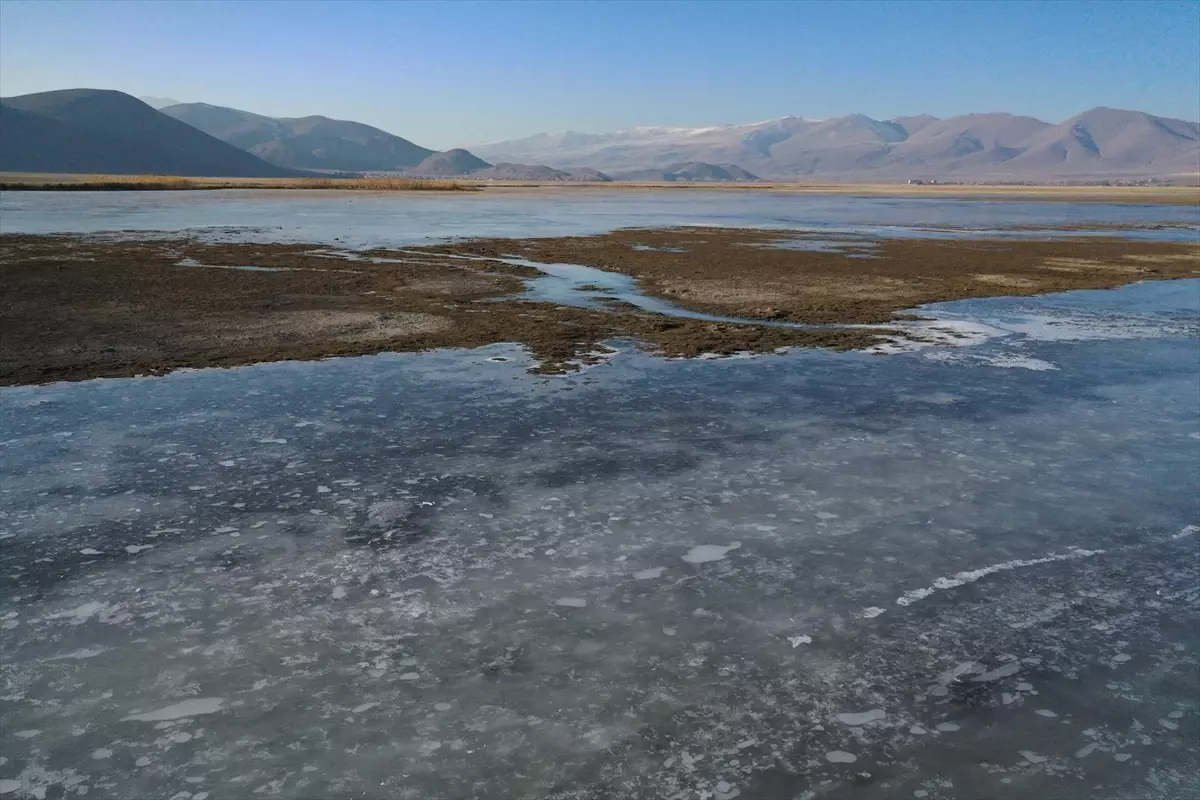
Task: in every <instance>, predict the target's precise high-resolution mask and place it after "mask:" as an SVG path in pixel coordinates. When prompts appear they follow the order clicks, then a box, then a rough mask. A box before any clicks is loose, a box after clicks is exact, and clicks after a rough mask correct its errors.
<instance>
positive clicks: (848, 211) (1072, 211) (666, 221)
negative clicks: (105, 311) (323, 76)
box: [0, 189, 1200, 248]
mask: <svg viewBox="0 0 1200 800" xmlns="http://www.w3.org/2000/svg"><path fill="white" fill-rule="evenodd" d="M932 219H936V220H938V221H939V223H940V225H941V226H942V228H941V229H940V230H935V229H931V225H930V220H932ZM1085 222H1096V223H1105V224H1112V225H1122V224H1129V225H1146V224H1155V223H1161V222H1172V223H1176V222H1191V223H1193V224H1194V223H1200V218H1198V215H1197V212H1196V211H1195V208H1194V207H1181V206H1172V205H1157V204H1153V203H1143V204H1131V205H1120V204H1115V203H1045V202H1036V201H1034V202H1020V201H1017V202H1012V201H1006V202H989V201H968V202H962V201H958V200H952V199H946V200H933V199H924V198H922V199H912V198H900V197H889V198H872V197H847V196H844V195H827V196H822V195H789V194H787V193H778V192H770V191H761V192H756V191H738V192H679V191H677V190H659V191H643V192H639V193H637V194H636V195H634V194H633V193H631V192H629V191H627V190H609V191H605V190H597V189H588V190H585V191H578V190H576V191H571V190H569V189H568V190H564V191H561V192H545V191H543V192H530V193H527V194H515V193H504V194H503V195H497V194H495V193H493V192H489V191H484V192H460V193H449V194H441V195H437V196H432V195H430V194H429V193H427V192H392V193H386V194H369V193H364V192H359V191H347V192H295V191H261V190H236V189H235V190H224V191H206V192H196V191H180V192H161V191H155V192H0V231H3V232H5V233H52V232H76V233H93V232H101V231H150V230H152V231H179V230H185V229H188V230H190V232H192V233H197V234H205V235H207V236H208V237H209V238H217V239H228V238H235V239H238V240H244V241H258V242H310V243H314V244H328V245H332V246H338V247H349V248H372V247H394V246H401V245H412V244H422V243H427V242H429V241H430V240H431V239H448V238H453V237H463V236H518V237H524V236H563V235H577V234H587V233H601V232H604V231H607V230H612V229H613V228H619V227H666V226H678V225H705V226H726V227H752V228H767V229H787V230H814V231H818V232H821V233H824V234H831V233H832V234H838V235H840V234H851V235H866V236H872V237H884V238H886V237H904V236H921V237H926V238H927V237H931V236H956V235H959V233H958V232H956V231H955V230H953V229H950V228H949V227H948V226H964V227H970V228H975V229H979V230H982V231H983V232H984V233H987V234H991V235H996V234H995V231H996V230H997V229H999V228H1003V227H1005V226H1013V225H1038V226H1054V225H1074V224H1078V223H1085ZM1108 232H1109V233H1111V232H1112V231H1108ZM1129 234H1131V235H1135V236H1140V237H1144V238H1156V239H1185V240H1194V238H1195V236H1196V231H1195V229H1190V228H1179V227H1168V228H1163V229H1159V230H1149V229H1139V230H1134V231H1131V232H1127V235H1129ZM1018 235H1028V234H1027V233H1019V234H1018ZM1038 235H1046V234H1045V233H1044V232H1039V233H1038ZM1089 235H1095V232H1089Z"/></svg>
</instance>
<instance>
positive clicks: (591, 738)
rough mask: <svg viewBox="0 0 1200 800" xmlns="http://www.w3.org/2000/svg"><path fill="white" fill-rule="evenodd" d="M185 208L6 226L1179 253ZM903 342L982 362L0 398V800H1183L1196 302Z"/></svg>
mask: <svg viewBox="0 0 1200 800" xmlns="http://www.w3.org/2000/svg"><path fill="white" fill-rule="evenodd" d="M178 194H179V195H186V196H178V195H173V193H155V195H154V200H155V205H152V206H151V205H147V204H145V203H143V204H142V205H140V206H139V205H137V204H136V203H133V202H132V201H131V200H130V199H129V198H128V196H125V195H121V194H119V193H112V194H108V195H106V196H105V197H103V198H94V199H93V200H92V205H90V206H88V205H87V200H86V198H83V199H81V198H80V196H79V195H75V194H69V193H64V194H40V195H35V194H34V193H26V194H24V195H21V196H16V195H14V194H12V193H9V194H7V195H5V196H4V197H3V198H2V202H0V206H2V208H3V210H2V211H0V219H3V224H4V226H5V230H16V229H24V230H31V229H36V228H37V226H39V225H46V226H52V225H53V226H57V228H55V229H56V230H115V229H134V228H143V229H149V228H154V229H164V228H165V229H170V228H171V227H172V226H173V224H175V223H178V222H179V221H180V220H188V221H190V224H187V225H177V227H198V226H209V225H212V226H228V225H249V226H251V229H252V230H251V231H242V232H241V233H239V234H238V235H246V234H248V235H252V236H258V235H262V236H268V235H275V236H276V237H277V238H283V239H289V238H291V239H294V240H297V241H299V240H303V241H325V240H333V239H334V238H335V237H334V236H333V233H334V231H337V230H339V226H345V232H344V234H339V235H338V236H339V238H341V239H342V241H341V242H339V243H340V244H346V245H348V246H353V245H355V244H357V245H365V244H369V243H374V242H379V243H384V242H385V240H386V243H387V244H403V243H405V241H406V240H409V239H412V240H415V239H418V238H419V237H420V236H425V235H434V236H449V235H464V234H466V233H474V234H496V233H511V234H520V233H521V232H522V231H523V232H525V233H530V232H533V231H538V232H543V233H560V232H582V231H587V230H595V229H597V227H600V228H602V227H605V226H608V227H615V226H618V225H625V224H642V225H651V224H653V225H659V224H674V223H675V222H685V221H686V222H696V223H701V222H703V223H720V224H746V225H763V224H768V223H769V222H771V220H770V219H769V218H768V217H769V215H771V214H774V215H775V217H776V218H777V219H776V224H778V225H779V226H781V227H796V226H801V225H803V226H812V227H820V226H846V227H856V228H858V229H862V228H864V227H866V226H871V225H885V226H898V228H899V229H906V228H911V227H915V226H921V225H929V224H932V223H934V222H936V223H937V224H941V225H949V224H965V225H977V226H992V225H1001V224H1004V225H1010V224H1046V223H1047V220H1050V221H1051V222H1052V224H1066V223H1068V222H1072V221H1076V222H1078V221H1083V220H1088V221H1100V222H1104V221H1107V222H1119V223H1129V224H1134V223H1137V224H1143V223H1150V222H1153V221H1155V220H1156V219H1163V220H1165V219H1166V218H1167V217H1172V218H1173V219H1178V218H1179V215H1180V214H1181V213H1182V214H1186V213H1191V212H1190V211H1188V210H1187V209H1183V210H1180V209H1162V208H1159V207H1154V206H1095V207H1092V206H1075V205H1071V204H1064V203H1028V204H1023V203H1006V204H999V203H981V202H975V201H972V202H969V203H950V204H946V203H943V202H942V201H892V200H879V201H861V200H853V199H851V198H833V199H830V200H828V201H827V202H826V201H825V200H821V202H816V201H815V200H814V199H813V198H796V200H797V202H796V203H795V205H794V206H793V205H791V200H792V199H793V198H785V200H784V201H781V202H773V203H767V202H766V201H765V200H762V201H761V202H760V200H759V199H758V197H757V195H753V194H749V195H739V196H737V197H735V196H733V195H718V194H711V195H710V194H707V193H706V194H704V195H703V196H701V195H700V194H692V193H687V194H684V193H679V194H676V193H666V194H667V195H668V196H665V197H664V199H663V200H662V201H661V202H659V203H651V202H650V201H646V202H647V203H648V204H649V205H648V206H647V207H646V208H645V209H640V210H639V207H638V205H637V203H639V202H642V201H640V200H636V199H634V200H633V201H632V202H631V201H629V199H628V198H625V197H622V199H623V202H619V203H618V202H615V201H611V202H610V199H609V197H608V196H607V195H605V194H603V193H597V194H595V195H588V196H587V197H583V195H582V194H581V195H580V198H581V199H579V200H578V201H577V202H575V203H574V204H572V205H570V207H569V208H567V209H566V210H565V211H564V212H563V214H562V216H561V217H554V216H553V213H552V211H551V210H549V209H543V210H542V211H536V213H535V210H532V209H530V208H526V207H524V206H521V205H519V204H518V205H512V206H508V207H507V208H506V209H505V208H501V206H502V205H503V204H500V205H494V204H495V203H496V200H497V198H495V197H489V196H488V194H487V193H483V194H481V195H478V196H476V195H470V196H466V197H467V199H466V200H461V199H460V198H458V197H454V198H452V200H453V202H454V203H457V204H459V205H457V206H456V207H455V208H456V209H457V210H455V211H454V212H453V213H449V212H447V213H446V214H445V215H443V216H442V217H439V218H437V220H435V221H433V222H430V221H429V219H428V218H425V219H424V221H422V215H423V214H429V213H432V212H431V211H430V207H429V206H428V205H426V204H427V203H430V202H433V203H441V202H443V201H442V199H441V198H435V199H433V200H432V201H431V200H429V199H427V198H424V197H422V198H419V201H420V202H419V203H417V202H412V203H410V202H409V200H408V198H396V197H394V196H385V197H363V196H361V195H355V196H354V197H347V198H345V199H344V200H342V199H340V198H339V199H337V200H334V201H332V203H333V208H329V205H330V202H331V201H329V200H326V199H318V200H313V199H310V198H309V197H307V196H300V197H294V196H293V197H289V198H288V199H286V200H281V201H280V202H281V203H282V204H283V205H282V206H280V207H267V206H265V205H264V204H262V203H257V204H256V203H255V201H253V200H247V201H246V203H247V204H246V205H239V204H240V203H242V201H240V200H234V201H223V202H217V201H216V200H215V198H214V197H213V195H214V194H216V193H209V192H192V193H178ZM249 194H250V193H247V196H249ZM325 197H327V195H323V196H321V198H325ZM160 199H161V203H159V202H158V201H159V200H160ZM801 200H802V201H803V202H800V201H801ZM511 201H512V198H508V199H507V200H505V202H506V203H507V202H511ZM342 202H344V203H345V204H346V206H345V207H342V206H340V205H338V204H340V203H342ZM446 202H450V199H448V200H447V201H446ZM518 202H519V203H527V202H532V201H527V200H525V199H520V198H518ZM473 203H478V204H479V205H476V206H471V204H473ZM71 204H81V205H76V206H72V205H71ZM308 204H311V208H312V213H315V214H321V213H327V214H329V215H330V216H329V218H327V219H322V218H318V219H317V220H315V221H314V220H311V219H306V220H303V221H298V220H296V219H292V218H291V217H289V216H288V215H290V214H296V213H300V210H302V209H304V208H306V207H308ZM946 206H949V207H946ZM1001 206H1002V207H1001ZM85 207H86V208H85ZM322 207H325V208H326V209H327V210H326V212H321V211H320V208H322ZM351 207H353V208H354V211H353V213H352V212H351V210H350V209H351ZM466 208H475V209H477V212H476V214H475V219H474V221H472V219H471V218H470V217H471V212H469V211H467V210H464V209H466ZM255 209H258V210H257V211H256V210H255ZM264 209H265V210H264ZM281 209H286V210H281ZM1168 211H1169V212H1171V213H1170V214H1169V213H1168ZM256 213H257V214H261V215H262V218H261V219H260V218H257V217H255V216H254V214H256ZM542 213H544V214H546V215H548V216H547V217H546V218H545V219H543V218H541V217H537V216H536V215H537V214H542ZM529 215H533V218H530V216H529ZM597 215H599V218H597ZM788 215H791V218H789V216H788ZM856 215H857V219H856ZM1156 215H1159V216H1156ZM1172 215H1173V216H1172ZM546 219H548V220H549V222H547V221H546ZM272 220H273V221H272ZM270 226H278V229H277V230H276V231H275V233H274V234H270V233H269V232H262V233H254V232H253V229H265V228H268V227H270ZM423 226H424V227H423ZM556 226H557V227H556ZM422 231H423V232H422ZM1174 235H1176V236H1178V235H1180V232H1179V231H1178V230H1176V231H1175V234H1174ZM923 313H927V314H930V315H933V316H937V317H939V318H943V319H948V320H958V321H967V322H970V323H971V324H972V325H975V326H977V327H978V329H980V330H985V331H987V332H988V337H989V338H987V339H986V341H984V342H983V343H982V344H978V345H975V346H972V347H963V348H931V349H926V350H921V351H918V352H913V353H907V354H901V355H890V356H873V355H867V354H862V353H843V354H836V353H828V352H820V351H797V352H793V353H790V354H787V355H782V356H767V357H758V358H743V359H727V360H714V361H708V360H690V361H668V360H663V359H659V358H655V357H651V356H648V355H645V354H643V353H640V352H638V351H637V349H636V348H635V347H634V346H633V345H632V344H631V343H620V342H618V343H614V345H615V346H616V347H617V348H618V350H619V352H618V353H617V354H615V355H614V356H613V357H612V358H611V359H609V360H607V361H606V362H605V363H602V364H600V365H598V366H595V367H591V368H589V369H587V370H585V371H583V372H581V373H577V374H574V375H570V376H566V377H555V378H549V379H547V378H540V377H534V376H530V375H528V374H526V372H525V370H526V368H527V366H528V363H529V362H528V360H527V357H526V356H525V355H524V354H523V353H522V351H520V350H519V349H518V348H515V347H511V346H493V347H489V348H483V349H479V350H473V351H441V352H435V353H428V354H408V355H380V356H371V357H364V358H353V359H331V360H328V361H324V362H311V363H276V364H263V365H257V366H252V367H244V368H238V369H231V370H198V371H184V372H177V373H174V374H171V375H169V376H167V377H163V378H151V379H116V380H95V381H88V382H83V383H75V384H57V385H50V386H41V387H19V388H6V389H0V537H2V538H0V573H2V574H3V582H2V583H0V592H2V597H3V603H2V604H0V645H2V647H0V653H2V656H3V657H2V658H0V678H2V680H3V687H4V702H3V706H2V708H0V712H2V714H3V725H0V754H2V755H0V796H2V797H4V798H5V800H7V798H8V797H10V796H11V797H26V796H32V797H44V798H61V797H74V796H80V795H83V794H84V793H85V792H86V794H87V796H88V797H120V798H150V797H155V798H160V797H161V798H176V800H219V798H230V797H281V798H312V799H313V800H317V799H318V798H321V799H323V798H330V797H365V798H413V799H414V800H417V799H420V800H425V799H426V798H428V799H429V800H435V799H439V798H507V797H530V798H535V797H536V798H541V797H549V798H562V799H563V800H566V799H567V798H572V799H576V800H583V799H585V798H586V799H587V800H593V799H595V800H599V799H600V798H626V797H628V798H642V797H645V798H660V797H661V798H704V799H705V800H731V798H734V797H738V798H753V799H754V800H777V799H778V798H788V799H789V800H791V799H793V798H807V799H809V800H815V798H822V800H824V799H825V798H833V799H834V800H851V799H853V800H860V799H861V798H866V799H867V800H890V799H891V798H907V797H916V798H922V797H924V798H931V799H934V800H949V799H950V798H968V797H969V798H977V797H988V798H1003V799H1011V800H1018V799H1025V798H1031V797H1045V798H1063V799H1064V800H1068V799H1075V798H1077V799H1078V800H1085V799H1087V800H1091V798H1096V797H1105V798H1109V797H1112V798H1129V799H1130V800H1135V799H1136V800H1147V799H1148V798H1180V799H1182V798H1192V797H1195V796H1197V794H1198V793H1200V723H1198V720H1200V701H1198V700H1197V698H1198V697H1200V679H1198V677H1197V675H1198V671H1197V667H1198V665H1200V641H1198V639H1197V636H1196V631H1197V629H1198V626H1200V559H1198V558H1197V556H1198V555H1200V553H1198V552H1197V547H1198V546H1200V499H1198V497H1200V495H1198V493H1197V476H1198V474H1200V418H1198V413H1197V404H1198V402H1200V281H1195V280H1192V281H1176V282H1170V283H1147V284H1135V285H1131V286H1128V287H1126V288H1123V289H1119V290H1115V291H1106V292H1073V293H1068V294H1062V295H1052V296H1047V297H1043V298H1037V299H1030V298H1020V299H990V300H977V301H964V302H956V303H948V304H942V305H938V306H933V307H928V308H926V309H924V310H923Z"/></svg>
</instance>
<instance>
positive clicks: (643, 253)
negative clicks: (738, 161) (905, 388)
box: [426, 228, 1200, 324]
mask: <svg viewBox="0 0 1200 800" xmlns="http://www.w3.org/2000/svg"><path fill="white" fill-rule="evenodd" d="M781 243H783V244H787V243H792V244H803V245H805V246H820V247H827V248H830V249H829V250H828V251H821V250H796V249H785V248H784V247H781V246H779V245H780V244H781ZM635 247H637V248H640V249H634V248H635ZM426 250H428V251H430V252H446V253H451V252H454V253H465V254H470V255H476V256H485V257H495V256H498V255H500V254H504V253H508V254H519V255H520V256H522V257H524V258H528V259H530V260H532V261H541V262H551V263H569V264H586V265H588V266H590V267H597V268H599V269H604V270H608V271H611V272H621V273H624V274H627V275H632V276H633V277H636V278H637V279H638V280H639V282H640V283H641V285H642V287H643V290H644V291H645V292H646V293H647V294H650V295H654V296H657V297H660V298H663V299H666V300H670V301H671V302H673V303H675V304H677V305H680V306H684V307H686V308H689V309H692V310H695V311H703V312H706V313H711V314H720V315H725V316H737V317H748V318H754V319H764V320H775V321H788V322H798V323H810V324H845V323H886V322H889V321H892V320H895V319H897V312H900V311H902V310H904V309H908V308H912V307H914V306H917V305H921V304H924V303H934V302H940V301H945V300H960V299H963V298H968V297H997V296H1010V295H1037V294H1046V293H1049V292H1059V291H1067V290H1070V289H1110V288H1113V287H1116V286H1121V285H1123V284H1126V283H1131V282H1133V281H1139V280H1163V279H1171V278H1191V277H1198V276H1200V244H1195V243H1179V242H1150V241H1140V240H1133V239H1126V238H1118V237H1113V236H1095V237H1072V238H1069V239H1063V238H1058V239H1035V238H1028V239H1009V238H1005V239H972V238H952V239H882V240H880V239H868V238H864V237H854V236H847V235H831V236H820V235H814V234H810V233H806V234H803V235H797V234H796V233H793V232H789V231H768V230H751V229H730V228H672V229H655V230H638V229H628V230H620V231H614V232H612V233H606V234H601V235H599V236H575V237H559V238H553V239H522V240H512V239H496V240H487V239H479V240H475V241H471V242H465V243H461V244H454V245H446V246H440V247H439V246H432V247H429V248H426Z"/></svg>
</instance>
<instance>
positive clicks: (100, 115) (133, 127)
mask: <svg viewBox="0 0 1200 800" xmlns="http://www.w3.org/2000/svg"><path fill="white" fill-rule="evenodd" d="M0 170H6V171H11V172H81V173H82V172H87V173H114V174H143V173H145V174H159V175H190V176H213V177H230V178H272V177H287V176H294V175H296V174H298V173H296V172H293V171H292V170H287V169H283V168H280V167H277V166H274V165H272V164H268V163H266V162H265V161H263V160H262V159H259V158H256V157H255V156H253V155H251V154H250V153H247V152H245V151H243V150H240V149H238V148H236V147H234V146H233V145H230V144H227V143H226V142H223V141H221V140H220V139H217V138H215V137H212V136H209V135H208V134H206V133H204V132H203V131H199V130H196V129H195V128H193V127H192V126H190V125H187V124H185V123H183V122H180V121H179V120H177V119H173V118H172V117H169V116H167V115H165V114H162V113H159V112H158V111H155V110H154V109H153V108H151V107H150V106H148V105H146V104H145V103H143V102H142V101H141V100H138V99H137V98H135V97H132V96H130V95H127V94H125V93H123V92H115V91H109V90H104V89H65V90H62V91H56V92H39V93H37V94H27V95H21V96H19V97H8V98H3V99H0Z"/></svg>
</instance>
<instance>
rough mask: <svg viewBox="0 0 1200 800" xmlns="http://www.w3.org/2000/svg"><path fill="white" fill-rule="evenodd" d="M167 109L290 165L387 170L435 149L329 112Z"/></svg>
mask: <svg viewBox="0 0 1200 800" xmlns="http://www.w3.org/2000/svg"><path fill="white" fill-rule="evenodd" d="M159 110H160V111H162V113H164V114H166V115H167V116H169V117H174V118H175V119H177V120H180V121H181V122H186V123H187V124H188V125H191V126H192V127H194V128H199V129H200V130H202V131H204V132H205V133H207V134H210V135H212V136H215V137H217V138H218V139H221V140H222V141H225V142H228V143H229V144H232V145H234V146H235V147H240V148H241V149H243V150H246V151H248V152H250V153H253V154H254V155H256V156H258V157H259V158H261V159H263V160H264V161H269V162H270V163H272V164H276V165H278V166H281V167H287V168H289V169H302V170H304V169H310V170H329V171H353V172H369V171H387V170H403V169H406V168H408V167H415V166H417V165H418V164H420V163H421V162H422V161H423V160H424V159H426V158H428V157H429V156H432V155H433V154H434V151H433V150H430V149H429V148H427V147H421V146H420V145H416V144H413V143H412V142H410V141H408V140H407V139H402V138H400V137H399V136H393V135H392V134H390V133H387V132H386V131H381V130H380V129H378V128H372V127H371V126H370V125H363V124H362V123H360V122H347V121H344V120H340V119H330V118H329V117H321V116H311V117H297V118H277V117H264V116H262V115H260V114H252V113H251V112H249V111H239V110H238V109H236V108H225V107H223V106H212V105H209V104H207V103H184V104H181V105H174V106H165V107H163V108H161V109H159Z"/></svg>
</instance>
